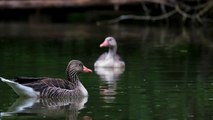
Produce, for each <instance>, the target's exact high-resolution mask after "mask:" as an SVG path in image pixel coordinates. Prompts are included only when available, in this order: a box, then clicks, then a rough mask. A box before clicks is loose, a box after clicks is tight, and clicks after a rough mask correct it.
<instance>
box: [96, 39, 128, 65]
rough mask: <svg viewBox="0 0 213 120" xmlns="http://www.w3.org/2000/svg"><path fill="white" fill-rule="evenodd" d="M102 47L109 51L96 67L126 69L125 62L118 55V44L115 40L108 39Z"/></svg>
mask: <svg viewBox="0 0 213 120" xmlns="http://www.w3.org/2000/svg"><path fill="white" fill-rule="evenodd" d="M100 47H109V51H108V52H106V53H103V54H102V55H101V56H100V57H99V58H98V59H97V61H96V62H95V64H94V66H95V67H125V63H124V61H122V59H121V57H120V56H119V55H118V54H117V53H116V52H117V43H116V40H115V38H113V37H107V38H106V39H105V40H104V42H103V43H101V44H100Z"/></svg>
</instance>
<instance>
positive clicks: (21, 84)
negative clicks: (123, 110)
mask: <svg viewBox="0 0 213 120" xmlns="http://www.w3.org/2000/svg"><path fill="white" fill-rule="evenodd" d="M66 72H67V80H63V79H60V78H48V77H43V78H30V77H24V78H17V79H16V80H15V81H12V80H7V79H5V78H2V77H0V79H1V81H3V82H5V83H7V84H8V85H9V86H10V87H12V88H13V90H14V91H15V92H16V93H17V94H18V95H19V96H24V97H81V96H88V92H87V90H86V88H85V87H84V86H83V85H82V83H81V82H80V80H79V78H78V76H77V73H79V72H92V70H90V69H88V68H87V67H85V66H84V65H83V63H82V62H81V61H79V60H71V61H70V62H69V63H68V65H67V69H66Z"/></svg>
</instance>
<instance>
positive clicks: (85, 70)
mask: <svg viewBox="0 0 213 120" xmlns="http://www.w3.org/2000/svg"><path fill="white" fill-rule="evenodd" d="M83 72H92V70H91V69H89V68H87V67H85V66H83Z"/></svg>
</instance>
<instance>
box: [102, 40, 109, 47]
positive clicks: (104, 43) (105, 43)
mask: <svg viewBox="0 0 213 120" xmlns="http://www.w3.org/2000/svg"><path fill="white" fill-rule="evenodd" d="M108 45H109V43H108V42H107V41H106V40H105V41H104V42H103V43H101V44H100V47H107V46H108Z"/></svg>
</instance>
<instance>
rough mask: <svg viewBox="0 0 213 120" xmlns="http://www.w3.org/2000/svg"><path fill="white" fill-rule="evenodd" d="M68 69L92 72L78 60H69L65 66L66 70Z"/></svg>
mask: <svg viewBox="0 0 213 120" xmlns="http://www.w3.org/2000/svg"><path fill="white" fill-rule="evenodd" d="M69 70H74V71H76V72H92V70H91V69H89V68H87V67H86V66H84V65H83V63H82V62H81V61H79V60H71V61H70V62H69V63H68V66H67V71H69Z"/></svg>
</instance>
